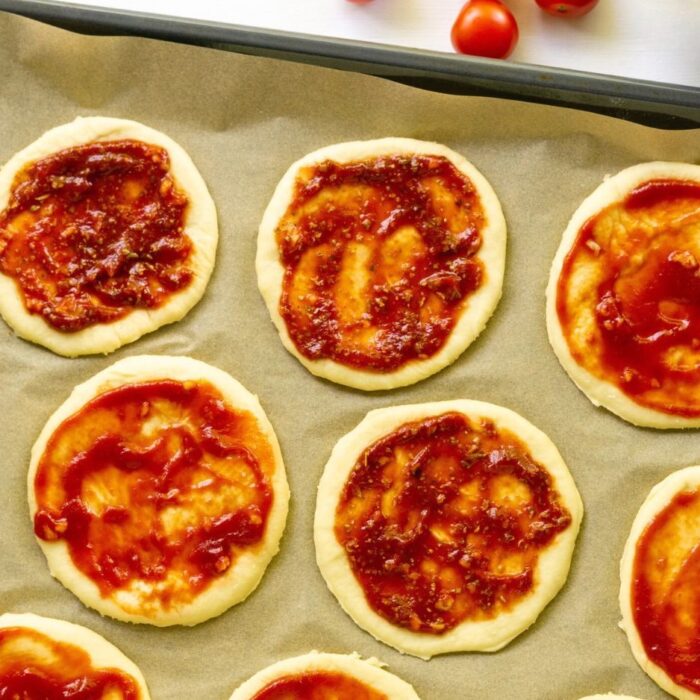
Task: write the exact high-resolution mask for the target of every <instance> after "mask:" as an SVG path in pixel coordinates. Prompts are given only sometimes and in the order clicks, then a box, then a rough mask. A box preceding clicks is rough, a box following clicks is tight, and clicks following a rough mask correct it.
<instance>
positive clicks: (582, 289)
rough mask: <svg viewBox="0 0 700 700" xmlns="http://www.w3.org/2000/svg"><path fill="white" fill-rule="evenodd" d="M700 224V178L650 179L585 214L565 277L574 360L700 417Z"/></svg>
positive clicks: (657, 404) (642, 398)
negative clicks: (699, 234) (619, 198)
mask: <svg viewBox="0 0 700 700" xmlns="http://www.w3.org/2000/svg"><path fill="white" fill-rule="evenodd" d="M699 225H700V183H695V182H687V181H678V180H652V181H650V182H647V183H644V184H642V185H640V186H639V187H638V188H636V189H635V190H634V191H632V192H631V193H630V194H629V195H628V196H627V197H626V198H625V199H624V200H623V201H621V202H618V203H616V204H612V205H610V206H609V207H607V208H605V209H603V210H602V211H601V212H600V213H599V214H597V215H595V216H594V217H592V218H591V219H590V220H589V221H588V222H586V224H585V226H583V227H582V228H581V230H580V232H579V234H578V236H577V238H576V241H575V243H574V245H573V246H572V248H571V250H570V251H569V253H568V255H567V257H566V260H565V262H564V265H563V267H562V271H561V274H560V277H559V281H558V284H557V314H558V317H559V322H560V324H561V328H562V331H563V334H564V337H565V339H566V341H567V344H568V346H569V349H570V351H571V354H572V356H573V357H574V359H575V360H576V361H577V362H578V363H579V364H580V365H582V366H583V367H585V368H587V369H588V370H589V371H591V372H592V373H593V374H595V375H596V376H598V377H600V378H601V379H604V380H606V381H609V382H612V383H613V384H615V385H616V386H617V387H618V388H619V389H620V390H621V391H623V392H624V393H625V394H626V395H627V396H628V397H630V398H631V399H632V400H634V401H635V402H636V403H638V404H640V405H642V406H645V407H648V408H652V409H654V410H657V411H662V412H664V413H668V414H675V415H680V416H687V417H695V416H700V394H699V393H698V387H700V244H699V243H698V241H697V235H695V234H693V231H694V230H695V229H697V227H698V226H699ZM586 271H587V273H588V277H587V279H584V274H583V273H584V272H586ZM574 278H576V279H578V280H580V281H579V282H576V283H574V282H573V279H574ZM591 312H592V313H591ZM589 316H590V318H591V319H592V322H593V324H594V325H591V322H589V321H587V319H588V318H589Z"/></svg>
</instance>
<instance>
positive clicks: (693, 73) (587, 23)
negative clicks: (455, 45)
mask: <svg viewBox="0 0 700 700" xmlns="http://www.w3.org/2000/svg"><path fill="white" fill-rule="evenodd" d="M72 2H79V3H80V4H85V5H95V6H101V7H112V8H120V9H128V10H133V11H141V12H153V13H157V14H163V15H174V16H180V17H190V18H196V19H207V20H216V21H220V22H227V23H231V24H239V25H246V26H251V27H265V28H268V29H282V30H287V31H293V32H304V33H308V34H317V35H322V36H330V37H343V38H347V39H361V40H363V41H371V42H378V43H383V44H394V45H398V46H408V47H414V48H423V49H432V50H436V51H449V52H452V46H451V44H450V28H451V26H452V22H453V21H454V18H455V17H456V15H457V13H458V12H459V9H460V8H461V6H462V3H463V0H374V1H373V2H371V3H370V4H368V5H354V4H352V3H350V2H348V1H347V0H72ZM507 2H508V5H509V7H510V8H511V10H512V11H513V13H514V14H515V16H516V19H517V21H518V24H519V27H520V41H519V42H518V45H517V47H516V49H515V51H514V53H513V54H512V56H511V58H510V59H509V60H513V61H520V62H526V63H534V64H539V65H545V66H557V67H563V68H573V69H577V70H584V71H593V72H596V73H605V74H611V75H619V76H625V77H632V78H642V79H646V80H657V81H662V82H670V83H676V84H679V85H691V86H695V87H700V0H600V2H599V3H598V6H597V7H596V8H595V9H594V10H593V11H592V12H591V13H590V14H588V15H586V16H585V17H582V18H578V19H562V18H557V17H550V16H549V15H547V14H545V13H544V12H542V11H541V10H540V9H539V8H538V7H537V6H536V5H535V2H534V0H507Z"/></svg>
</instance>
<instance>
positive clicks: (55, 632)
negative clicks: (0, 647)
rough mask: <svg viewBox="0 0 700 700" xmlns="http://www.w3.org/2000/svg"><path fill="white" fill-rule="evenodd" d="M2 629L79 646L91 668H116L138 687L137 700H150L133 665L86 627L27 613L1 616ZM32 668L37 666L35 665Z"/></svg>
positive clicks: (102, 638)
mask: <svg viewBox="0 0 700 700" xmlns="http://www.w3.org/2000/svg"><path fill="white" fill-rule="evenodd" d="M3 627H24V628H27V629H29V630H34V631H36V632H39V633H40V634H43V635H45V636H47V637H50V638H51V639H52V640H54V641H56V642H63V643H67V644H71V645H73V646H76V647H79V648H80V649H82V651H84V652H85V653H86V654H87V655H88V657H89V658H90V661H91V663H92V665H93V667H94V668H95V669H101V668H105V669H106V668H109V669H116V670H118V671H122V672H123V673H125V674H127V675H129V676H131V678H132V679H133V680H134V682H135V683H136V685H137V688H138V692H139V696H138V700H150V697H151V696H150V695H149V693H148V688H147V687H146V681H145V680H144V678H143V675H142V674H141V671H140V670H139V669H138V667H137V666H136V664H135V663H134V662H133V661H131V660H130V659H128V658H127V657H126V656H124V654H123V653H122V652H121V651H119V649H117V647H115V646H114V645H113V644H111V643H110V642H108V641H107V640H106V639H105V638H104V637H101V636H100V635H99V634H97V633H96V632H93V631H92V630H89V629H87V628H86V627H82V626H81V625H75V624H73V623H72V622H65V621H64V620H55V619H53V618H49V617H41V616H39V615H33V614H31V613H22V614H15V613H5V614H4V615H1V616H0V628H3ZM0 665H1V663H0ZM34 665H37V664H36V662H34ZM66 670H69V669H66Z"/></svg>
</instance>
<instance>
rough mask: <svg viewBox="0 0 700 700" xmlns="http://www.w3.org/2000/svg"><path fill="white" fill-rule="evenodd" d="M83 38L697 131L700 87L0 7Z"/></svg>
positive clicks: (89, 11) (36, 2)
mask: <svg viewBox="0 0 700 700" xmlns="http://www.w3.org/2000/svg"><path fill="white" fill-rule="evenodd" d="M0 10H5V11H8V12H14V13H16V14H20V15H24V16H26V17H31V18H33V19H37V20H40V21H44V22H48V23H50V24H54V25H57V26H61V27H64V28H66V29H71V30H73V31H78V32H83V33H88V34H118V35H135V36H144V37H150V38H156V39H165V40H169V41H176V42H181V43H187V44H195V45H200V46H209V47H214V48H218V49H226V50H231V51H236V52H239V53H248V54H255V55H259V56H268V57H272V58H278V59H283V60H292V61H298V62H304V63H313V64H316V65H322V66H328V67H332V68H339V69H342V70H353V71H358V72H362V73H368V74H371V75H377V76H382V77H386V78H390V79H392V80H398V81H400V82H403V83H408V84H411V85H415V86H417V87H422V88H426V89H430V90H437V91H440V92H450V93H458V94H473V95H485V96H494V97H505V98H511V99H520V100H527V101H533V102H543V103H547V104H556V105H560V106H567V107H577V108H583V109H588V110H591V111H596V112H602V113H604V114H608V115H611V116H616V117H621V118H624V119H628V120H631V121H636V122H639V123H644V124H648V125H651V126H657V127H662V128H688V127H697V126H700V88H695V87H691V86H682V85H673V84H669V83H659V82H652V81H645V80H635V79H631V78H621V77H614V76H607V75H599V74H595V73H584V72H581V71H573V70H567V69H563V68H547V67H543V66H535V65H529V64H523V63H514V62H506V61H494V60H491V59H480V58H472V57H465V56H459V55H452V54H448V53H440V52H436V51H424V50H418V49H405V48H399V47H395V46H385V45H382V44H373V43H367V42H359V41H350V40H345V39H328V38H323V37H318V36H312V35H305V34H296V33H291V32H280V31H273V30H269V29H257V28H249V27H242V26H236V25H230V24H223V23H220V22H211V21H203V20H194V19H183V18H179V17H166V16H163V15H153V14H147V13H141V12H131V11H125V10H114V9H105V8H99V7H89V6H85V5H74V4H70V3H59V2H55V0H0Z"/></svg>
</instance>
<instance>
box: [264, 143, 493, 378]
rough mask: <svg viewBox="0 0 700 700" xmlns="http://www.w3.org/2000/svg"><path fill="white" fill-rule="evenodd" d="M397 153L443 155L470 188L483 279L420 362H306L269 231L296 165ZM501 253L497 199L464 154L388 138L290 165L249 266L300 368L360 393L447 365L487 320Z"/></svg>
mask: <svg viewBox="0 0 700 700" xmlns="http://www.w3.org/2000/svg"><path fill="white" fill-rule="evenodd" d="M402 153H403V154H414V153H423V154H427V155H437V156H444V157H445V158H447V159H448V160H450V161H451V162H452V164H453V165H454V166H455V167H456V168H457V169H458V170H459V171H460V172H462V173H464V175H466V176H467V177H468V178H469V179H470V180H471V182H472V183H473V185H474V186H475V188H476V190H477V192H478V194H479V198H480V200H481V205H482V207H483V209H484V213H485V217H486V226H485V228H484V229H483V231H482V246H481V249H480V250H479V253H478V255H477V257H478V259H479V260H481V261H482V262H483V264H484V267H485V269H486V270H487V277H486V281H485V282H484V284H482V286H481V287H479V289H477V290H476V291H475V292H474V293H473V294H472V295H471V296H470V297H469V298H468V306H467V308H466V309H465V310H464V311H463V312H462V314H461V315H460V317H459V318H458V320H457V323H456V324H455V327H454V328H453V330H452V333H451V334H450V336H449V337H448V339H447V341H446V342H445V344H444V346H443V347H442V348H441V349H440V350H439V351H438V352H437V353H435V354H434V355H432V356H431V357H429V358H427V359H425V360H412V361H410V362H408V363H407V364H405V365H403V366H402V367H400V368H399V369H396V370H394V371H393V372H381V373H380V372H370V371H366V370H361V369H355V368H352V367H348V366H346V365H342V364H340V363H338V362H335V361H333V360H330V359H326V358H324V359H320V360H310V359H308V358H307V357H304V356H303V355H302V354H301V353H300V352H299V351H298V350H297V348H296V346H295V345H294V343H293V342H292V339H291V338H290V337H289V333H288V332H287V327H286V325H285V322H284V320H283V319H282V316H281V315H280V313H279V300H280V296H281V294H282V280H283V276H284V267H283V266H282V264H281V263H280V261H279V253H278V249H277V243H276V237H275V229H276V228H277V224H278V222H279V220H280V219H281V218H282V216H284V213H285V212H286V211H287V207H288V206H289V204H290V203H291V201H292V199H293V196H294V183H295V181H296V178H297V175H298V173H299V171H300V170H301V169H302V168H305V167H308V166H311V165H314V164H317V163H321V162H323V161H324V160H333V161H336V162H339V163H348V162H352V161H356V160H361V159H366V158H372V157H376V156H382V155H396V154H402ZM505 257H506V222H505V219H504V218H503V212H502V210H501V205H500V203H499V201H498V197H497V196H496V193H495V192H494V191H493V188H492V187H491V185H490V184H489V183H488V181H487V180H486V178H485V177H484V176H483V175H482V174H481V173H480V172H479V171H478V170H477V169H476V168H475V167H474V166H473V165H472V164H471V163H470V162H469V161H468V160H466V158H464V157H463V156H461V155H460V154H459V153H455V152H454V151H453V150H451V149H449V148H447V147H446V146H443V145H441V144H438V143H430V142H427V141H417V140H415V139H406V138H396V137H389V138H384V139H376V140H373V141H352V142H349V143H339V144H335V145H332V146H326V147H325V148H321V149H319V150H317V151H313V152H312V153H309V154H308V155H306V156H304V157H303V158H301V159H300V160H298V161H297V162H296V163H294V164H293V165H292V166H291V167H290V168H289V170H287V172H286V173H285V174H284V176H283V177H282V179H281V180H280V183H279V184H278V185H277V188H276V189H275V192H274V194H273V195H272V199H271V200H270V203H269V204H268V206H267V209H266V210H265V213H264V215H263V219H262V223H261V224H260V229H259V233H258V251H257V256H256V259H255V268H256V271H257V277H258V287H259V289H260V293H261V294H262V296H263V299H264V300H265V303H266V305H267V308H268V311H269V312H270V316H271V317H272V321H273V323H274V324H275V326H276V328H277V331H278V332H279V335H280V338H281V340H282V344H283V345H284V347H285V348H286V349H287V350H288V351H289V352H290V353H291V354H292V355H294V357H296V358H297V360H299V362H301V364H302V365H304V367H306V369H308V370H309V371H310V372H311V373H312V374H315V375H317V376H319V377H323V378H324V379H330V380H331V381H332V382H336V383H338V384H344V385H346V386H350V387H354V388H355V389H364V390H365V391H379V390H382V389H394V388H396V387H399V386H406V385H408V384H414V383H415V382H418V381H420V380H421V379H425V378H426V377H429V376H430V375H432V374H435V373H436V372H439V371H440V370H441V369H443V368H444V367H447V366H448V365H450V364H452V363H453V362H454V361H455V360H456V359H457V358H458V357H459V356H460V355H461V354H462V353H463V352H464V351H465V350H466V349H467V347H469V345H470V344H471V343H472V342H473V341H474V340H475V339H476V338H477V336H478V335H479V333H481V331H482V330H483V329H484V327H485V326H486V322H487V321H488V320H489V318H491V315H492V314H493V312H494V310H495V308H496V305H497V304H498V301H499V300H500V298H501V291H502V287H503V271H504V268H505Z"/></svg>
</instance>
